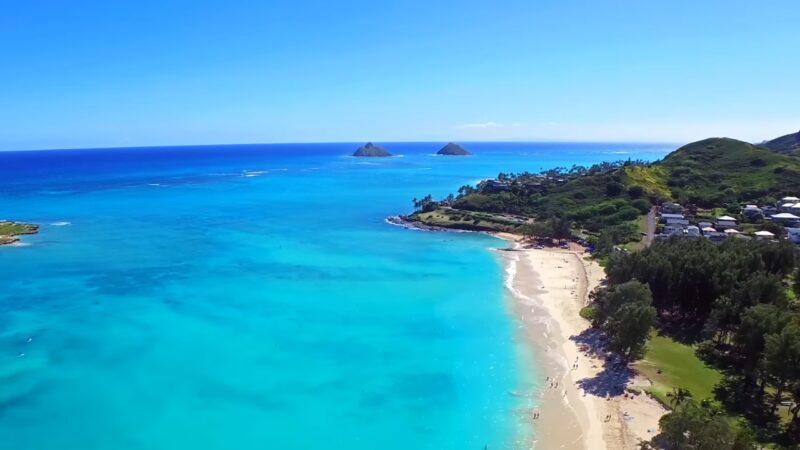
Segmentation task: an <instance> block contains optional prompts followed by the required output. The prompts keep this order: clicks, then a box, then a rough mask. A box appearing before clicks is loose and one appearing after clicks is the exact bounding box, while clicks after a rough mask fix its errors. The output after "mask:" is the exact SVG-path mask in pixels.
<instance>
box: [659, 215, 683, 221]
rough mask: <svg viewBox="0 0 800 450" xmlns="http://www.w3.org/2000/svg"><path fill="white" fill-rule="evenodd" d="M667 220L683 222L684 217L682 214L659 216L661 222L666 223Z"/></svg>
mask: <svg viewBox="0 0 800 450" xmlns="http://www.w3.org/2000/svg"><path fill="white" fill-rule="evenodd" d="M669 219H676V220H683V219H685V217H684V216H683V214H673V213H666V214H661V221H662V222H664V223H668V222H667V220H669Z"/></svg>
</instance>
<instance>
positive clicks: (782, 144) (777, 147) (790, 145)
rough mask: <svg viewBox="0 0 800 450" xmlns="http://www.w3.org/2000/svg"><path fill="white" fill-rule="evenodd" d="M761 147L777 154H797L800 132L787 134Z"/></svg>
mask: <svg viewBox="0 0 800 450" xmlns="http://www.w3.org/2000/svg"><path fill="white" fill-rule="evenodd" d="M761 145H763V146H764V147H766V148H768V149H770V150H772V151H773V152H777V153H797V152H800V132H797V133H792V134H787V135H785V136H781V137H779V138H775V139H773V140H771V141H767V142H764V143H763V144H761Z"/></svg>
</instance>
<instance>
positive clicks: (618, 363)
mask: <svg viewBox="0 0 800 450" xmlns="http://www.w3.org/2000/svg"><path fill="white" fill-rule="evenodd" d="M570 339H571V340H573V341H575V342H576V343H577V344H578V347H579V348H580V349H581V352H583V353H585V354H588V355H590V356H593V357H596V358H598V359H600V360H602V361H603V370H602V371H600V373H598V374H597V375H596V376H594V377H592V378H583V379H581V380H578V381H577V385H578V386H579V387H580V388H581V389H583V390H584V392H586V393H588V394H592V395H596V396H598V397H616V396H618V395H622V394H624V393H625V386H627V385H628V382H629V381H631V380H632V379H633V377H634V375H635V372H634V371H633V369H631V368H630V367H629V366H628V362H627V361H626V360H624V359H623V358H621V357H619V356H618V355H616V354H614V353H613V352H611V351H610V350H609V349H608V338H606V336H605V335H603V333H602V332H601V331H600V330H597V329H595V328H589V329H587V330H584V331H583V332H582V333H581V334H578V335H576V336H572V337H570Z"/></svg>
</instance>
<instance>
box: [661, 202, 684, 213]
mask: <svg viewBox="0 0 800 450" xmlns="http://www.w3.org/2000/svg"><path fill="white" fill-rule="evenodd" d="M661 212H662V213H664V214H682V213H683V206H681V205H679V204H677V203H673V202H664V203H662V204H661Z"/></svg>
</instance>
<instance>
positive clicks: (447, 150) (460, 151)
mask: <svg viewBox="0 0 800 450" xmlns="http://www.w3.org/2000/svg"><path fill="white" fill-rule="evenodd" d="M436 154H437V155H451V156H469V155H471V154H472V153H470V152H469V151H467V150H466V149H465V148H464V147H462V146H460V145H458V144H454V143H452V142H450V143H449V144H447V145H445V146H444V147H442V149H441V150H439V151H438V152H436Z"/></svg>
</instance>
